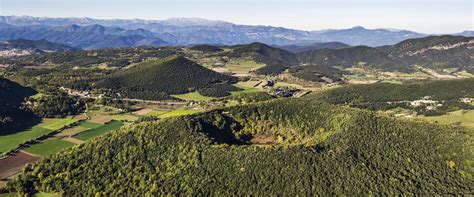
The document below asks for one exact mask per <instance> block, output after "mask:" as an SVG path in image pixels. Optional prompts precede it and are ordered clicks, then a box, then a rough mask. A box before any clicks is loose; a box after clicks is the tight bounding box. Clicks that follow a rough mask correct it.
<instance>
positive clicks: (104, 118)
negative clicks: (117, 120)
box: [89, 114, 112, 124]
mask: <svg viewBox="0 0 474 197" xmlns="http://www.w3.org/2000/svg"><path fill="white" fill-rule="evenodd" d="M111 120H112V116H110V115H103V114H96V115H94V116H92V117H91V119H90V120H89V122H92V123H97V124H105V123H107V122H110V121H111Z"/></svg>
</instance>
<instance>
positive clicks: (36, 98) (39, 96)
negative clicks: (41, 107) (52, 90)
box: [30, 93, 44, 100]
mask: <svg viewBox="0 0 474 197" xmlns="http://www.w3.org/2000/svg"><path fill="white" fill-rule="evenodd" d="M43 96H44V94H43V93H37V94H35V95H33V96H30V98H32V99H35V100H38V99H40V98H41V97H43Z"/></svg>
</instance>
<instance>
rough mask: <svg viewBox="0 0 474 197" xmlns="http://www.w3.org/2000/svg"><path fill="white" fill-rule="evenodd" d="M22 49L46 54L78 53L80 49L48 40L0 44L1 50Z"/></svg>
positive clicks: (10, 41)
mask: <svg viewBox="0 0 474 197" xmlns="http://www.w3.org/2000/svg"><path fill="white" fill-rule="evenodd" d="M8 49H20V50H41V51H46V52H53V51H77V50H79V49H76V48H73V47H70V46H67V45H64V44H58V43H52V42H49V41H47V40H26V39H17V40H8V41H5V42H0V50H8Z"/></svg>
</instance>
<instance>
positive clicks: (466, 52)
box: [297, 36, 474, 72]
mask: <svg viewBox="0 0 474 197" xmlns="http://www.w3.org/2000/svg"><path fill="white" fill-rule="evenodd" d="M472 54H474V38H473V37H463V36H430V37H426V38H418V39H409V40H406V41H403V42H400V43H398V44H396V45H391V46H383V47H378V48H373V47H366V46H355V47H350V48H343V49H322V50H315V51H306V52H301V53H298V54H297V56H298V59H299V61H300V62H302V63H311V64H323V65H328V66H344V67H351V66H366V67H370V68H378V69H383V70H398V71H410V70H413V69H414V65H419V66H424V67H428V68H433V69H440V68H458V69H462V70H467V71H469V72H474V68H473V65H474V56H473V55H472Z"/></svg>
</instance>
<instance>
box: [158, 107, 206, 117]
mask: <svg viewBox="0 0 474 197" xmlns="http://www.w3.org/2000/svg"><path fill="white" fill-rule="evenodd" d="M197 112H199V110H196V109H189V108H186V109H177V110H173V111H170V112H168V113H165V114H161V115H159V116H158V117H160V118H168V117H174V116H183V115H190V114H194V113H197Z"/></svg>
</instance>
